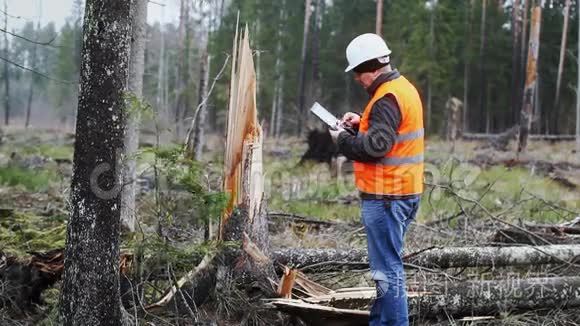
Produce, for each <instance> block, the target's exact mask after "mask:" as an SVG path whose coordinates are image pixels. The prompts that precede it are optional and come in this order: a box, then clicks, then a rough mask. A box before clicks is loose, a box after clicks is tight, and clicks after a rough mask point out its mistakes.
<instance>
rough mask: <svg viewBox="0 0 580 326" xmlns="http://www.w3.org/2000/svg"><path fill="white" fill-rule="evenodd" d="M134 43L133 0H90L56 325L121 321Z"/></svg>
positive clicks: (86, 18)
mask: <svg viewBox="0 0 580 326" xmlns="http://www.w3.org/2000/svg"><path fill="white" fill-rule="evenodd" d="M113 27H114V28H113ZM130 50H131V0H88V1H87V5H86V12H85V20H84V37H83V51H82V60H83V63H82V65H81V67H82V68H81V79H80V93H79V103H78V111H79V112H78V119H77V125H76V140H75V148H74V161H73V177H72V183H71V195H70V196H71V197H70V203H71V215H70V219H69V223H68V226H67V240H66V249H65V261H64V280H63V283H62V290H61V297H60V304H59V307H60V311H59V316H60V319H61V320H60V322H59V325H65V326H69V325H115V326H117V325H121V324H122V313H121V302H120V294H119V292H120V291H119V226H120V218H121V211H120V206H121V192H120V190H121V180H122V171H121V167H120V165H121V163H122V156H123V153H124V132H125V123H126V116H125V100H124V96H125V93H126V91H127V81H128V75H129V68H128V66H129V56H130Z"/></svg>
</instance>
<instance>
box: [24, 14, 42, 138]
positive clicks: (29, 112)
mask: <svg viewBox="0 0 580 326" xmlns="http://www.w3.org/2000/svg"><path fill="white" fill-rule="evenodd" d="M36 29H37V30H40V24H37V25H36ZM36 51H37V45H36V44H34V45H33V48H32V54H31V58H30V67H31V68H32V69H35V68H36ZM35 80H36V76H34V75H30V86H29V88H28V101H27V104H26V120H25V121H24V127H25V128H28V127H29V126H30V116H31V115H32V99H33V97H34V81H35Z"/></svg>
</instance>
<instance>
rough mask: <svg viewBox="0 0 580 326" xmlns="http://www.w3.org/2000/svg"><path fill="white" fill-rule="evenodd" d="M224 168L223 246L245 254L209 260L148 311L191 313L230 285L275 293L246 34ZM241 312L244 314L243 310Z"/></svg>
mask: <svg viewBox="0 0 580 326" xmlns="http://www.w3.org/2000/svg"><path fill="white" fill-rule="evenodd" d="M224 165H225V171H224V174H225V177H224V192H225V193H226V194H228V199H229V201H228V202H227V204H226V208H225V210H224V212H223V214H222V217H221V220H220V228H219V234H218V240H220V241H222V242H230V243H240V244H241V248H239V249H241V250H236V249H234V248H229V249H228V248H227V247H228V246H225V248H223V249H222V250H220V251H219V252H217V253H212V254H208V255H207V256H206V257H205V258H204V259H203V261H202V263H201V264H200V265H199V266H198V267H197V268H196V270H194V271H192V272H190V273H188V274H187V275H185V276H184V277H182V278H181V279H180V280H176V281H175V282H174V283H175V284H174V286H173V287H172V288H171V289H170V290H169V291H168V292H167V295H166V296H165V297H164V298H163V299H162V300H161V301H159V302H157V303H155V304H153V305H150V306H149V307H148V308H156V307H162V306H164V305H169V306H171V304H170V302H172V301H173V300H177V304H178V306H183V303H185V304H186V307H188V308H189V311H191V307H192V306H199V305H200V304H203V303H204V302H205V301H206V299H207V298H208V296H209V294H210V293H211V291H213V289H214V288H216V287H219V286H221V285H222V284H224V283H225V282H227V279H233V280H243V282H239V283H240V284H244V286H245V287H246V289H247V290H255V287H258V288H259V290H260V292H261V293H263V294H265V295H267V296H272V295H274V293H275V289H274V288H273V287H272V285H271V283H270V282H269V279H271V278H273V277H274V276H275V272H274V267H273V265H272V262H271V260H270V259H269V258H268V256H267V254H268V252H269V238H268V223H267V219H266V214H265V210H264V209H263V189H264V177H263V173H262V128H261V126H260V124H259V122H258V112H257V106H256V73H255V70H254V62H253V59H252V50H251V49H250V43H249V34H248V30H247V28H246V29H245V31H244V34H243V36H241V37H238V32H237V30H236V34H235V39H234V46H233V59H232V72H231V85H230V102H229V112H228V127H227V137H226V153H225V157H224ZM248 280H250V281H248ZM216 291H219V290H216ZM253 297H255V296H253ZM184 301H185V302H184ZM238 308H239V309H241V310H240V311H242V312H243V309H244V307H238Z"/></svg>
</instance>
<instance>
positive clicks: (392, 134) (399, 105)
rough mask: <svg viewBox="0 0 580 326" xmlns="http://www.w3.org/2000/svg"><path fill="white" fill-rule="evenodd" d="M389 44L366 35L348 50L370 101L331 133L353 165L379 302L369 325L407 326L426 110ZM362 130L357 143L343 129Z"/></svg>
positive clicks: (343, 119) (352, 64) (351, 66)
mask: <svg viewBox="0 0 580 326" xmlns="http://www.w3.org/2000/svg"><path fill="white" fill-rule="evenodd" d="M390 54H391V50H389V48H388V46H387V44H386V43H385V41H384V40H383V39H382V38H381V37H380V36H378V35H376V34H363V35H360V36H358V37H356V38H355V39H353V40H352V41H351V42H350V44H349V45H348V47H347V48H346V58H347V60H348V64H349V65H348V67H347V68H346V70H345V71H346V72H348V71H351V70H352V71H354V79H355V80H356V81H357V82H358V83H359V84H361V85H362V86H363V87H364V88H365V89H366V90H367V92H368V93H369V96H370V100H369V102H368V104H367V105H366V107H365V109H364V111H363V113H362V116H360V115H358V114H355V113H352V112H349V113H347V114H345V115H344V117H343V118H342V124H341V126H339V127H338V128H337V130H335V131H331V136H332V138H333V140H334V141H335V142H336V144H337V145H338V148H339V150H340V152H341V153H342V154H343V155H344V156H346V157H347V158H348V159H351V160H353V161H354V171H355V182H356V186H357V188H358V190H359V191H360V196H361V213H362V214H361V215H362V221H363V224H364V226H365V230H366V234H367V245H368V256H369V262H370V268H371V274H372V278H373V280H374V281H375V283H376V288H377V299H376V300H375V302H374V304H373V307H372V309H371V316H370V325H408V324H409V317H408V307H407V293H406V289H405V274H404V271H403V260H402V253H403V239H404V236H405V232H406V231H407V228H408V226H409V224H410V223H411V221H413V219H414V218H415V215H416V214H417V209H418V207H419V199H420V194H421V193H422V192H423V153H424V137H423V136H424V130H423V105H422V103H421V98H420V97H419V93H418V92H417V89H416V88H415V87H414V86H413V85H412V84H411V83H410V82H409V81H408V80H407V79H406V78H405V77H403V76H402V75H401V74H400V73H399V72H398V71H397V70H396V69H393V68H392V67H391V64H390V57H389V56H390ZM343 126H344V127H350V128H353V129H357V128H358V133H357V134H356V135H352V134H350V133H348V132H345V131H344V129H343V128H342V127H343Z"/></svg>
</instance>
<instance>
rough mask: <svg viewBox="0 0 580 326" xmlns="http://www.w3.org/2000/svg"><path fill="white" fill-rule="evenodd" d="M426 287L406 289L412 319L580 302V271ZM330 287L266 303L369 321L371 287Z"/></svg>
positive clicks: (328, 321) (313, 316)
mask: <svg viewBox="0 0 580 326" xmlns="http://www.w3.org/2000/svg"><path fill="white" fill-rule="evenodd" d="M430 287H431V289H429V292H419V295H409V297H408V300H409V316H410V318H411V319H412V320H414V321H420V320H432V319H438V318H445V319H446V318H449V317H454V318H460V317H466V316H489V315H498V314H500V313H503V312H517V311H525V310H535V309H541V308H551V309H553V308H572V307H579V306H580V277H554V278H530V279H507V280H491V281H469V282H454V283H449V284H447V283H445V284H436V285H435V286H430ZM359 292H360V293H358V294H357V293H356V292H350V293H348V294H349V295H348V296H345V293H344V292H339V291H337V292H334V293H333V294H331V295H326V296H324V298H322V297H311V298H307V299H303V300H295V299H294V300H293V299H277V300H273V301H271V302H270V303H271V304H272V305H273V306H274V307H276V308H277V309H278V310H280V311H283V312H286V313H288V314H291V315H294V316H297V317H299V318H300V319H302V320H303V321H305V322H306V323H307V324H308V325H330V326H342V325H345V326H346V325H368V317H369V311H368V310H369V307H370V304H371V302H372V300H373V298H374V296H373V293H374V291H359Z"/></svg>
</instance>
